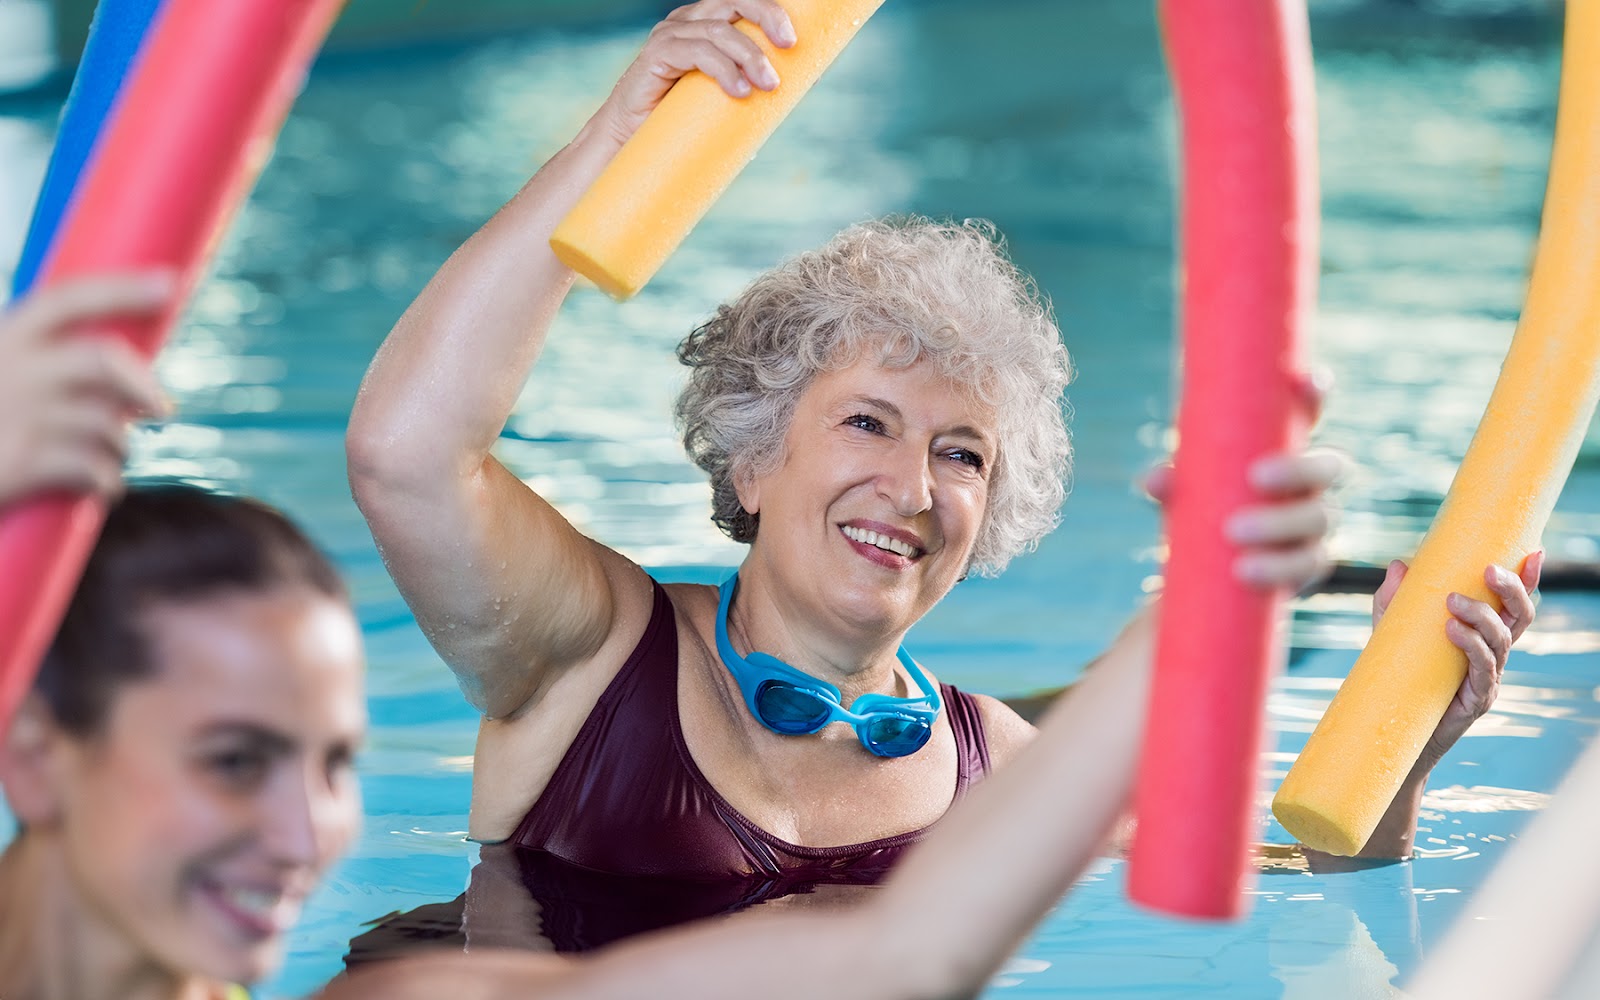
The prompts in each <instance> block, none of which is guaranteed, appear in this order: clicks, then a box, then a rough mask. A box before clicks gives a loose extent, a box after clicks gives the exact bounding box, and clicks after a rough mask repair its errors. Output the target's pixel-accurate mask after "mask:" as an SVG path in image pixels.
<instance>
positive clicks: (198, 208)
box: [0, 0, 343, 729]
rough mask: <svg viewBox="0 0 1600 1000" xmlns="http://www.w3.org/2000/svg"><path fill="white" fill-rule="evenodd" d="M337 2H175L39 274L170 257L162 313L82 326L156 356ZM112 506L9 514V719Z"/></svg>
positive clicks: (43, 280)
mask: <svg viewBox="0 0 1600 1000" xmlns="http://www.w3.org/2000/svg"><path fill="white" fill-rule="evenodd" d="M342 3H343V0H168V2H167V3H165V4H164V5H163V7H162V10H161V12H160V14H159V15H158V18H157V20H156V22H155V24H154V25H153V26H152V27H151V29H150V32H149V34H148V35H147V36H146V38H145V41H144V45H143V48H142V49H141V51H140V53H139V55H138V57H137V58H136V60H135V62H134V65H133V68H132V70H131V71H130V73H129V76H128V78H127V80H126V82H125V83H124V86H123V91H122V93H121V94H120V95H119V97H118V100H117V103H116V110H115V111H114V112H113V115H112V118H111V120H110V121H108V122H107V123H106V126H105V131H104V133H103V134H102V136H101V138H100V142H99V144H98V145H97V147H96V152H95V154H94V156H93V158H92V160H91V161H90V163H89V166H88V168H87V169H86V170H85V172H84V173H83V175H82V176H81V177H80V179H79V189H78V191H77V192H76V194H75V196H74V199H73V202H72V208H71V209H70V210H69V212H68V214H67V217H66V219H65V221H64V222H63V225H62V228H61V231H60V232H59V234H58V235H57V237H56V240H55V243H54V246H53V248H52V250H51V255H50V258H49V260H48V261H47V262H46V263H45V266H44V270H43V273H42V275H41V277H40V282H39V284H40V285H41V286H43V285H48V284H51V283H54V282H56V281H61V280H64V279H67V278H71V277H75V276H80V275H87V274H96V273H101V272H105V271H112V270H125V269H129V268H148V267H167V268H170V269H173V270H175V271H177V272H178V273H179V275H180V276H181V277H180V282H179V285H180V292H179V294H177V295H174V296H173V300H172V302H171V303H170V304H169V305H168V307H167V308H166V309H165V310H164V311H163V312H162V313H161V314H160V315H159V316H157V317H155V318H152V319H145V320H129V321H126V322H120V323H115V324H112V325H109V326H107V327H104V328H97V329H94V330H90V331H85V332H84V335H85V336H108V337H121V338H124V339H125V340H127V341H128V343H129V344H131V345H132V346H133V347H134V348H135V349H137V350H138V351H139V352H140V353H142V354H143V355H144V356H145V357H146V358H152V359H153V358H154V356H155V353H156V351H157V350H159V348H160V346H161V343H162V341H163V340H164V339H165V338H166V334H167V332H168V330H169V329H170V328H171V326H172V323H173V321H174V319H175V318H176V316H177V314H178V312H179V310H180V309H181V308H182V305H183V302H184V300H185V298H186V297H187V293H188V291H189V289H191V288H192V287H193V285H194V282H195V280H196V279H197V278H198V276H199V273H200V271H201V269H202V267H203V266H204V263H205V260H206V258H207V257H208V256H209V254H210V252H211V250H212V249H213V247H214V244H215V243H216V241H217V239H218V237H219V236H220V235H221V231H222V229H223V226H224V224H225V222H226V220H227V219H228V217H229V216H230V215H231V213H232V211H233V209H234V208H235V207H237V205H238V203H239V201H240V200H241V199H242V197H243V195H244V194H245V192H246V191H247V190H248V189H249V187H250V184H251V182H252V181H253V179H254V177H255V175H256V173H257V172H258V171H259V170H260V167H261V166H262V164H263V163H264V162H265V160H266V157H267V154H268V152H269V151H270V148H271V139H272V136H273V135H274V134H275V133H276V131H277V129H278V126H279V125H280V124H281V123H282V121H283V118H284V115H285V114H287V112H288V108H289V105H290V103H291V102H292V101H293V99H294V97H295V95H296V94H297V93H298V92H299V89H300V86H301V83H302V82H303V81H304V78H305V72H306V68H307V67H308V65H309V64H310V62H311V59H312V57H313V56H315V54H316V52H317V50H318V49H319V48H320V47H321V44H322V39H323V38H324V37H325V36H326V34H327V30H328V28H329V27H330V26H331V24H332V22H333V18H334V16H335V15H336V14H337V13H338V10H339V8H340V6H341V5H342ZM104 518H105V507H104V504H103V503H102V502H101V501H99V500H98V499H96V498H92V497H81V496H74V495H67V494H60V493H53V494H47V495H42V496H39V497H36V498H33V499H30V500H27V501H24V502H22V503H19V504H16V505H14V506H13V507H11V508H9V509H7V510H6V511H4V513H3V514H0V729H3V727H4V726H6V725H7V724H9V721H10V719H11V717H12V715H13V713H14V712H15V710H16V707H17V705H18V704H19V703H20V701H21V699H22V697H23V696H24V695H25V694H26V693H27V690H28V688H29V687H30V686H31V684H32V681H33V677H34V674H35V673H36V671H37V670H38V665H39V661H40V660H41V659H42V658H43V656H44V653H45V650H46V649H47V648H48V647H49V644H50V641H51V639H52V638H53V637H54V635H55V630H56V628H57V626H58V625H59V624H60V622H61V616H62V614H63V613H64V612H65V610H66V606H67V602H68V601H69V600H70V599H71V597H72V592H73V589H74V588H75V587H76V586H77V582H78V577H79V576H80V575H81V574H82V572H83V566H84V564H85V563H86V562H87V561H88V557H89V553H90V551H91V550H92V549H93V547H94V543H95V539H96V538H97V537H98V535H99V531H100V525H101V524H102V522H103V521H104Z"/></svg>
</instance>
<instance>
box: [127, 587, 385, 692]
mask: <svg viewBox="0 0 1600 1000" xmlns="http://www.w3.org/2000/svg"><path fill="white" fill-rule="evenodd" d="M139 624H140V628H141V631H142V632H143V634H144V638H145V641H146V643H147V644H148V650H149V656H150V660H151V663H152V666H153V667H154V669H153V670H152V671H151V673H150V675H149V677H148V678H147V679H144V680H141V681H137V682H134V683H132V684H129V685H127V689H126V690H125V691H123V692H122V693H121V696H120V697H121V698H129V699H135V700H138V701H141V702H150V703H151V704H149V705H148V706H147V707H149V708H151V709H153V710H154V709H158V708H159V706H160V705H161V704H165V705H166V706H167V710H169V711H171V712H173V713H178V714H181V715H183V716H184V717H185V718H189V719H199V718H201V717H205V716H208V715H212V714H223V715H240V714H246V715H250V714H253V715H258V716H262V717H275V716H283V717H285V718H286V719H287V718H292V717H295V716H299V717H303V718H304V720H305V721H306V722H308V723H325V722H328V721H331V720H333V719H336V718H340V717H346V716H349V715H350V714H351V704H352V703H353V704H354V705H356V706H360V705H361V704H362V700H363V695H362V662H363V661H362V651H361V635H360V629H359V627H358V626H357V625H356V622H355V619H354V616H353V615H352V614H351V612H350V610H349V608H348V606H346V605H345V604H344V603H343V602H341V601H338V600H335V599H333V598H330V597H328V596H326V595H323V594H320V593H318V592H315V591H313V590H311V589H310V588H283V589H280V590H277V591H268V592H246V591H237V592H228V593H225V594H220V595H216V596H211V597H207V598H204V599H200V600H194V601H183V602H174V601H159V602H156V603H154V604H152V605H150V606H149V607H147V608H145V609H144V610H143V611H142V612H141V614H140V616H139ZM119 700H120V699H119Z"/></svg>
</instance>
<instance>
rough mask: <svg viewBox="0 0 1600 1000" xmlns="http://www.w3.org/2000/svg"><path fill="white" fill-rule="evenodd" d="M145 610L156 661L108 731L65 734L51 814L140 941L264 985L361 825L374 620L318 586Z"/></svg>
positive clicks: (103, 912)
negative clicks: (368, 621) (369, 623)
mask: <svg viewBox="0 0 1600 1000" xmlns="http://www.w3.org/2000/svg"><path fill="white" fill-rule="evenodd" d="M140 624H141V626H142V630H143V632H144V634H145V636H146V638H147V640H148V642H149V644H150V654H151V660H152V662H153V663H154V664H155V665H156V669H155V670H154V671H153V673H152V675H151V676H149V677H148V678H144V679H140V680H137V681H131V682H128V683H126V684H125V685H123V686H122V687H121V688H120V689H119V690H118V692H117V694H116V697H115V701H114V704H113V705H112V708H111V711H110V714H109V716H108V718H107V719H106V722H105V725H104V727H103V728H102V730H101V731H100V732H98V733H96V734H95V735H93V736H92V737H89V738H87V739H79V738H76V737H72V736H70V735H66V734H62V735H61V736H60V737H59V738H58V741H57V742H58V746H59V747H60V749H59V758H58V765H57V767H56V769H55V771H54V773H55V774H56V775H57V781H56V786H57V789H58V794H57V801H56V805H55V808H54V809H53V813H54V816H53V817H52V819H51V822H50V823H49V824H48V825H50V826H53V827H54V828H55V832H56V833H57V834H58V835H59V838H60V840H61V843H62V845H63V849H64V851H65V855H66V859H67V864H68V866H69V867H70V869H71V871H72V874H73V883H74V889H75V892H76V895H77V897H78V898H79V899H80V900H81V901H82V902H83V903H84V904H85V905H86V906H87V907H88V908H90V909H91V910H92V911H93V912H94V913H95V914H96V915H97V916H98V917H99V918H100V919H101V920H103V921H104V922H105V923H107V924H109V925H110V926H111V927H112V928H113V929H114V931H115V932H116V933H117V935H118V936H120V937H122V938H124V939H126V940H127V941H128V942H129V943H130V944H131V945H132V946H133V947H134V948H135V949H136V950H137V951H139V952H141V953H142V954H144V955H146V956H147V957H148V958H149V959H150V960H152V961H153V962H155V963H157V964H159V965H161V966H163V967H165V968H167V969H169V970H172V971H174V972H179V973H198V974H201V975H205V976H210V977H214V978H217V979H221V980H224V981H228V982H239V983H249V982H253V981H255V980H257V979H259V978H261V977H262V976H263V975H265V974H267V973H268V972H270V971H271V969H272V968H273V967H274V966H275V965H276V964H277V962H278V960H279V957H280V954H281V951H282V946H283V934H284V932H285V931H286V930H288V929H289V927H290V926H291V925H292V924H293V923H294V922H295V920H296V918H297V917H298V915H299V911H300V905H301V903H302V902H303V900H304V899H305V896H306V894H307V893H308V892H310V890H311V889H312V887H313V886H314V885H315V884H316V882H317V881H318V879H319V878H320V877H321V875H322V874H323V872H324V871H325V870H326V869H327V867H328V865H329V864H330V863H331V862H333V861H334V860H335V859H336V858H337V857H338V856H339V855H340V854H341V853H342V852H343V851H344V849H345V847H346V846H347V845H348V844H349V842H350V839H351V837H352V836H353V834H354V833H355V831H356V828H357V825H358V823H359V818H360V804H359V796H358V791H357V787H356V779H355V775H354V773H353V771H352V768H351V758H352V755H353V753H354V751H355V749H356V747H357V746H358V744H359V743H360V741H361V738H362V734H363V730H364V728H365V724H366V712H365V707H364V701H363V697H362V680H361V673H362V654H361V638H360V631H359V628H358V627H357V625H356V623H355V620H354V618H353V616H352V615H351V613H350V610H349V608H348V607H347V606H346V605H345V604H344V603H343V602H341V601H339V600H336V599H334V598H331V597H329V596H326V595H324V594H321V593H319V592H317V591H315V590H313V589H311V588H309V587H305V586H283V587H278V588H275V589H272V590H268V591H264V592H255V591H240V590H229V591H224V592H221V593H218V594H215V595H212V596H208V597H205V598H203V599H200V600H196V601H193V602H184V603H174V602H158V603H156V604H154V605H153V606H151V607H150V608H149V609H148V610H146V611H145V612H144V613H143V614H142V615H141V616H140ZM31 825H32V824H30V826H31Z"/></svg>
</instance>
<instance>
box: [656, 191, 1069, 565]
mask: <svg viewBox="0 0 1600 1000" xmlns="http://www.w3.org/2000/svg"><path fill="white" fill-rule="evenodd" d="M869 353H875V354H876V360H877V361H879V362H880V363H882V364H883V365H885V366H887V367H893V368H904V367H909V366H911V365H913V364H915V363H917V362H918V361H922V360H927V361H931V362H932V363H933V364H934V365H935V366H936V367H937V370H938V371H939V372H940V374H941V375H943V376H945V377H947V378H949V379H951V380H952V381H954V382H955V384H956V385H958V386H962V387H964V389H965V391H966V392H968V393H970V394H971V398H973V399H974V400H976V401H979V402H981V403H983V404H986V405H987V406H989V407H992V408H993V410H994V412H995V414H996V419H997V421H998V426H997V427H996V432H997V439H998V443H999V454H998V455H995V456H993V457H992V458H991V464H990V468H991V473H990V479H989V496H988V503H987V505H986V507H985V510H984V515H983V523H982V524H981V525H980V526H979V529H978V536H977V539H976V541H975V542H974V545H973V550H972V556H971V560H970V567H969V569H970V571H971V572H976V573H979V574H982V575H985V576H993V575H995V574H997V573H999V572H1000V571H1001V570H1002V569H1004V568H1005V566H1006V564H1007V563H1008V562H1010V561H1011V559H1012V557H1014V556H1016V555H1018V554H1020V553H1022V552H1025V551H1028V550H1031V549H1033V548H1034V547H1036V546H1037V545H1038V543H1039V540H1040V539H1042V538H1043V537H1044V536H1045V535H1047V534H1049V532H1050V531H1051V530H1052V529H1053V528H1054V527H1055V526H1056V523H1057V521H1058V520H1059V517H1060V514H1059V511H1060V507H1061V502H1062V500H1063V499H1065V497H1066V489H1067V476H1068V473H1069V470H1070V465H1071V458H1072V449H1071V444H1070V441H1069V439H1068V436H1067V428H1066V410H1065V404H1064V401H1063V397H1062V394H1063V392H1064V391H1065V389H1066V385H1067V382H1068V381H1070V379H1071V376H1072V371H1071V366H1070V364H1069V362H1068V360H1067V352H1066V349H1065V348H1064V347H1063V346H1062V344H1061V333H1060V330H1058V329H1057V327H1056V324H1055V320H1054V319H1053V318H1052V316H1051V311H1050V306H1049V304H1048V303H1047V302H1045V301H1044V300H1043V298H1042V297H1041V296H1040V294H1039V292H1038V289H1037V288H1036V287H1035V285H1034V283H1033V281H1032V280H1031V279H1030V278H1028V277H1027V276H1026V275H1024V274H1023V273H1022V272H1020V271H1019V270H1018V269H1017V267H1016V266H1015V265H1014V264H1012V263H1011V260H1010V259H1009V258H1008V257H1007V256H1006V253H1005V249H1004V244H1003V241H1002V240H1001V238H1000V236H999V235H998V234H997V233H996V232H995V230H994V228H993V226H991V225H990V224H989V223H987V222H983V221H980V220H968V221H965V222H960V223H942V222H935V221H933V220H930V219H925V218H920V217H910V218H903V219H887V220H881V221H875V222H867V223H862V224H860V225H856V226H852V227H850V228H849V229H846V230H845V231H844V232H842V233H840V234H839V235H838V236H836V237H834V238H833V239H832V240H831V241H829V242H828V243H827V244H826V245H825V246H823V247H821V248H820V249H817V250H813V251H810V252H807V253H803V254H800V255H799V256H797V257H794V258H792V259H790V260H788V261H785V262H784V263H782V264H780V265H778V266H777V267H776V268H774V269H773V270H771V271H769V272H767V273H766V274H764V275H762V276H761V277H759V278H757V279H756V280H755V282H754V283H752V284H751V285H750V287H748V288H747V289H745V290H744V292H743V293H742V294H740V296H739V297H738V298H737V299H736V300H734V301H733V302H732V303H730V304H728V305H724V306H722V307H721V308H719V309H718V310H717V312H716V315H714V316H713V317H712V318H711V319H710V320H709V321H708V322H706V323H705V324H704V325H703V326H701V327H700V328H698V329H696V330H695V331H694V332H693V333H691V334H689V336H688V337H687V338H686V339H685V340H684V341H683V343H682V344H680V345H679V347H678V359H679V360H680V361H682V362H683V363H684V364H685V365H687V366H688V367H689V369H690V373H689V381H688V384H687V386H685V388H684V390H683V392H682V394H681V395H680V396H679V397H678V403H677V418H678V424H679V427H680V428H681V429H682V431H683V442H684V448H685V449H686V450H687V451H688V453H689V457H690V458H691V459H692V460H693V461H694V463H695V464H696V465H698V466H699V467H700V468H701V469H703V470H704V471H705V472H706V474H707V475H708V476H710V478H711V493H712V515H711V519H712V520H713V521H714V522H716V524H717V526H718V527H720V528H721V529H722V530H723V531H725V532H726V533H727V534H728V535H729V536H730V537H731V538H733V539H734V540H735V541H740V542H750V541H753V540H754V539H755V537H756V531H757V527H758V520H759V518H758V515H756V514H752V513H750V512H749V511H746V510H745V509H744V508H743V506H742V505H741V504H740V503H739V496H738V492H737V489H736V484H737V483H739V482H740V480H741V479H743V478H744V477H749V476H759V475H762V474H765V473H767V472H770V471H772V470H773V469H775V468H777V467H778V466H779V465H780V464H782V461H783V443H784V438H785V437H786V436H787V434H788V431H789V423H790V421H791V419H792V418H793V416H794V411H795V406H796V405H797V403H798V402H799V399H800V396H801V395H802V394H803V393H804V392H805V390H806V389H807V388H808V387H810V385H811V383H812V382H813V381H814V380H815V379H816V377H817V376H818V375H820V374H822V373H823V372H827V371H837V370H840V369H843V368H847V367H849V366H850V365H852V364H854V363H855V362H856V361H858V360H860V359H861V358H862V357H864V356H867V355H868V354H869Z"/></svg>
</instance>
